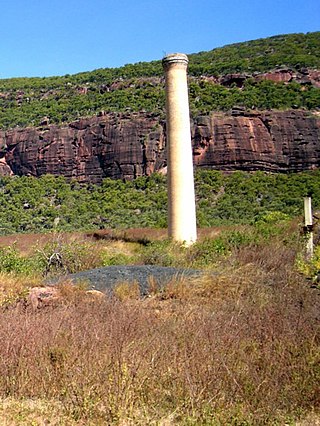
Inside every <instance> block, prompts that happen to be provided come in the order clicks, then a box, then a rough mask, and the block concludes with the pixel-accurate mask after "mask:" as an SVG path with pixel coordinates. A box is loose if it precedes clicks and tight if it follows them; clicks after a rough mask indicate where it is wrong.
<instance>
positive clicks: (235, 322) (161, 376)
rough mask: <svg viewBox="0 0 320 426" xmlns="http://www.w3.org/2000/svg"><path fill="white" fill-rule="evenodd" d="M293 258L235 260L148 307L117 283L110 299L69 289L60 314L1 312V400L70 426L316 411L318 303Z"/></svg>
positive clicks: (240, 420)
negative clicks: (34, 405)
mask: <svg viewBox="0 0 320 426" xmlns="http://www.w3.org/2000/svg"><path fill="white" fill-rule="evenodd" d="M290 250H291V249H286V248H285V247H281V246H280V245H279V246H278V245H276V246H274V247H270V246H269V250H267V248H266V249H261V251H260V252H258V251H256V252H255V253H251V254H250V253H249V252H247V251H246V250H244V251H239V253H238V257H237V264H238V266H237V267H235V266H234V264H233V265H232V266H230V267H229V268H227V269H225V270H224V272H223V273H221V274H220V275H218V276H207V277H204V278H202V279H199V278H197V279H193V280H191V281H190V280H185V279H184V280H173V281H172V282H171V283H169V285H168V287H167V289H166V290H165V291H162V292H160V291H158V290H157V288H156V287H155V286H154V283H152V280H151V282H150V288H151V289H153V295H152V296H151V297H149V298H146V299H144V300H138V299H137V297H136V296H137V294H134V295H132V294H129V293H128V292H127V291H126V289H127V288H128V286H126V285H125V284H123V285H122V286H120V287H121V288H120V287H119V295H118V297H117V298H114V299H110V298H109V299H108V298H101V299H88V298H85V297H82V295H83V292H82V290H81V289H77V290H76V291H75V290H71V289H70V286H68V285H67V284H66V285H65V287H62V288H61V292H62V293H63V294H64V300H66V301H67V303H61V304H59V305H56V306H55V307H52V308H51V309H46V310H41V309H40V310H38V311H37V312H31V311H28V310H26V311H23V310H21V309H20V310H15V309H3V310H2V311H1V314H0V341H1V346H0V371H1V376H0V395H1V396H2V398H4V401H8V399H7V398H10V399H9V401H19V400H20V399H22V400H23V401H40V402H41V401H53V402H52V407H51V408H50V409H49V411H44V412H43V411H42V409H40V408H39V410H38V411H37V410H36V412H37V413H38V414H35V412H32V414H30V416H31V417H30V418H36V416H37V415H38V416H39V418H40V419H41V421H42V422H44V420H45V419H50V418H51V417H52V413H56V410H57V407H60V409H59V410H60V411H59V412H60V413H61V414H59V416H61V419H60V420H61V421H60V423H58V424H71V425H72V424H79V425H81V424H85V425H89V424H95V425H105V424H108V425H113V424H114V425H145V424H150V425H152V424H154V425H161V424H162V425H178V424H179V425H180V424H181V425H184V424H185V425H209V424H210V425H239V424H247V425H251V424H252V425H260V424H261V425H262V424H285V422H290V419H292V418H293V417H294V416H299V415H303V414H304V413H305V412H308V411H311V410H317V409H319V405H320V392H319V380H320V368H319V366H320V350H319V342H320V339H319V337H320V336H319V319H318V309H319V302H318V300H317V298H318V299H319V296H318V295H317V298H316V294H315V290H312V289H310V288H309V287H308V286H307V285H306V283H305V282H304V280H303V278H302V277H300V276H299V275H297V274H296V273H295V272H294V270H293V268H292V263H291V261H292V257H293V255H292V253H291V251H290ZM231 263H232V262H231ZM120 290H121V291H120ZM131 290H132V289H131ZM119 299H120V300H119ZM50 404H51V403H49V406H50ZM40 407H41V404H40ZM50 410H51V411H50ZM13 412H15V409H13ZM0 413H1V411H0ZM9 413H11V414H12V410H11V409H9ZM11 414H10V415H11ZM1 415H2V416H3V412H2V413H1ZM32 416H33V417H32ZM50 416H51V417H50ZM18 417H19V416H18ZM18 417H17V418H18ZM25 418H27V417H25ZM0 419H1V417H0ZM66 419H67V420H66ZM36 421H38V420H34V423H29V424H44V423H41V422H39V423H36ZM64 422H65V423H64ZM3 424H5V423H3ZM8 424H10V423H8ZM11 424H14V423H11ZM16 424H28V423H27V421H26V422H25V423H23V421H20V420H16ZM53 424H54V423H53ZM291 424H294V423H291ZM302 424H305V423H302Z"/></svg>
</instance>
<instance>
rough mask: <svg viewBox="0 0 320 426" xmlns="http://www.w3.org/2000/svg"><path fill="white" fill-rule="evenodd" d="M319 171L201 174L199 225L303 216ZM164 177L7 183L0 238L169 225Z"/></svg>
mask: <svg viewBox="0 0 320 426" xmlns="http://www.w3.org/2000/svg"><path fill="white" fill-rule="evenodd" d="M319 181H320V172H319V171H313V172H305V173H298V174H275V175H270V174H266V173H263V172H256V173H253V174H249V173H245V172H235V173H233V174H231V175H223V174H222V173H220V172H217V171H212V170H211V171H210V170H198V171H197V172H196V198H197V218H198V225H199V226H200V227H209V226H216V225H230V224H252V223H256V222H259V221H262V222H264V221H267V222H268V221H277V220H280V219H285V218H290V217H295V216H299V215H302V214H303V200H302V198H303V197H304V196H306V195H307V194H308V193H311V194H312V196H313V206H314V208H320V185H319ZM166 220H167V191H166V179H165V177H163V176H161V175H158V174H153V175H152V176H150V177H141V178H138V179H136V180H135V181H133V182H122V181H120V180H117V181H114V180H111V179H105V180H104V181H103V183H102V185H100V186H95V185H91V184H88V185H80V184H78V183H76V182H71V183H68V182H67V181H66V180H65V179H64V178H63V177H53V176H50V175H47V176H42V177H40V178H32V177H16V178H9V177H2V178H1V180H0V223H1V229H0V233H1V234H11V233H16V232H46V231H50V230H54V229H55V230H57V231H72V230H81V229H82V230H89V229H97V228H140V227H157V228H163V227H165V226H166Z"/></svg>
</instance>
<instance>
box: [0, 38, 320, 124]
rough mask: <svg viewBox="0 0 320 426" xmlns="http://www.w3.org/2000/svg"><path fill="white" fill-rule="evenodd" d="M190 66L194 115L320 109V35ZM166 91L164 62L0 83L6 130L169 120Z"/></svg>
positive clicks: (0, 116)
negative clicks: (106, 116)
mask: <svg viewBox="0 0 320 426" xmlns="http://www.w3.org/2000/svg"><path fill="white" fill-rule="evenodd" d="M189 59H190V66H189V75H190V107H191V112H192V114H193V115H194V116H195V115H198V114H208V113H210V112H211V111H228V110H229V109H230V108H232V107H234V106H239V105H240V106H243V107H244V108H247V109H248V108H251V109H252V108H253V109H262V110H263V109H289V108H305V109H309V110H312V109H315V108H317V107H319V105H320V88H319V87H320V73H319V72H318V71H317V69H320V32H314V33H308V34H289V35H280V36H275V37H270V38H266V39H259V40H254V41H249V42H245V43H237V44H232V45H228V46H225V47H222V48H218V49H214V50H212V51H209V52H200V53H196V54H191V55H189ZM271 70H274V72H272V73H269V74H268V71H271ZM239 73H240V75H239ZM266 73H267V74H266ZM228 74H229V75H228ZM230 74H233V76H232V75H231V76H230ZM235 74H236V75H235ZM163 84H164V83H163V72H162V67H161V61H153V62H141V63H137V64H128V65H125V66H124V67H121V68H106V69H98V70H95V71H92V72H84V73H79V74H76V75H66V76H63V77H49V78H15V79H5V80H0V129H8V128H13V127H16V126H20V127H26V126H39V125H41V124H48V123H55V124H59V123H68V122H70V121H73V120H75V119H78V118H80V117H89V116H93V115H96V114H98V113H99V112H101V111H102V110H103V111H107V112H110V111H113V112H124V111H128V110H130V111H136V112H137V111H142V110H144V111H148V112H152V113H156V114H158V115H159V116H162V117H163V114H164V91H163V87H164V86H163Z"/></svg>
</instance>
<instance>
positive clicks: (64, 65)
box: [0, 0, 320, 78]
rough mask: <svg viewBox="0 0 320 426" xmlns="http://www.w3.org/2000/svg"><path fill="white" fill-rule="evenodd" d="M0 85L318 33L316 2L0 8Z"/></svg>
mask: <svg viewBox="0 0 320 426" xmlns="http://www.w3.org/2000/svg"><path fill="white" fill-rule="evenodd" d="M0 6H1V8H0V19H1V25H0V78H11V77H46V76H57V75H59V76H62V75H65V74H75V73H78V72H84V71H92V70H94V69H97V68H109V67H119V66H122V65H125V64H128V63H135V62H141V61H151V60H158V59H161V58H162V57H163V56H164V55H165V54H168V53H173V52H181V53H187V54H188V53H196V52H200V51H206V50H211V49H213V48H216V47H222V46H224V45H226V44H230V43H237V42H240V41H247V40H254V39H257V38H263V37H269V36H272V35H278V34H287V33H296V32H303V33H306V32H312V31H319V30H320V1H319V0H262V1H260V0H241V1H239V0H161V1H156V0H149V1H147V0H0Z"/></svg>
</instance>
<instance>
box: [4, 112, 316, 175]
mask: <svg viewBox="0 0 320 426" xmlns="http://www.w3.org/2000/svg"><path fill="white" fill-rule="evenodd" d="M191 134H192V140H193V146H194V163H195V165H196V166H198V167H206V168H213V169H219V170H237V169H240V170H241V169H242V170H266V171H274V172H276V171H281V172H287V171H302V170H310V169H314V168H318V167H319V166H320V117H319V116H316V115H312V114H311V113H310V112H305V111H298V110H292V111H284V112H275V111H273V112H261V113H259V112H253V113H246V112H245V111H234V113H233V114H229V115H226V114H222V113H215V114H212V115H210V116H201V117H198V118H196V119H194V122H193V124H192V126H191ZM0 157H1V158H0V174H1V175H8V174H15V175H32V176H40V175H43V174H46V173H50V174H53V175H64V176H66V177H67V178H69V179H70V178H75V179H77V180H79V181H82V182H92V183H98V182H101V180H102V179H103V178H104V177H111V178H120V179H134V178H135V177H138V176H143V175H150V174H151V173H153V172H155V171H161V170H163V169H164V168H165V166H166V146H165V123H164V122H163V121H162V120H160V119H159V117H158V116H156V115H153V114H146V113H128V114H116V113H110V114H105V115H102V116H100V117H92V118H88V119H81V120H79V121H76V122H73V123H70V124H69V125H67V126H55V125H51V126H45V127H42V128H26V129H15V130H10V131H7V132H0Z"/></svg>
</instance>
